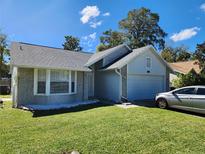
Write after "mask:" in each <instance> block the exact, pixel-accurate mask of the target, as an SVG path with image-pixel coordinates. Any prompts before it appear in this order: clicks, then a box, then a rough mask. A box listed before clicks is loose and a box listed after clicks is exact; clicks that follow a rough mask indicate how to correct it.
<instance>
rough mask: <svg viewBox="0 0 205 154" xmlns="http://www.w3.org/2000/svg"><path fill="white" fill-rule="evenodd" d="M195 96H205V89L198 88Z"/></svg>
mask: <svg viewBox="0 0 205 154" xmlns="http://www.w3.org/2000/svg"><path fill="white" fill-rule="evenodd" d="M197 95H205V88H198V90H197Z"/></svg>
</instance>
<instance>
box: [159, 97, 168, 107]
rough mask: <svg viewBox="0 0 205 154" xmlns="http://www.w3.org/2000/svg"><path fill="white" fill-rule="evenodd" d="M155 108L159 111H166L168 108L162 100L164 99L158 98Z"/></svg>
mask: <svg viewBox="0 0 205 154" xmlns="http://www.w3.org/2000/svg"><path fill="white" fill-rule="evenodd" d="M157 106H158V107H159V108H160V109H166V108H168V104H167V101H166V99H164V98H159V99H158V100H157Z"/></svg>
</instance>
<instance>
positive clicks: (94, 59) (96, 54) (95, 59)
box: [85, 44, 130, 67]
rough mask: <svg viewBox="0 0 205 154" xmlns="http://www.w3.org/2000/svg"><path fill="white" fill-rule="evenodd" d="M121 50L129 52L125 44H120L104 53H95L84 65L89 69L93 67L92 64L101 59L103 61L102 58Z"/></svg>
mask: <svg viewBox="0 0 205 154" xmlns="http://www.w3.org/2000/svg"><path fill="white" fill-rule="evenodd" d="M121 48H126V49H127V50H130V49H129V47H128V46H127V45H125V44H121V45H118V46H116V47H113V48H110V49H107V50H105V51H101V52H96V53H95V54H93V55H92V57H91V58H90V59H89V60H88V62H87V63H86V64H85V66H87V67H89V66H91V65H93V64H94V63H96V62H98V61H100V60H101V59H103V58H104V57H106V56H108V55H109V54H111V53H113V52H115V51H117V50H120V49H121Z"/></svg>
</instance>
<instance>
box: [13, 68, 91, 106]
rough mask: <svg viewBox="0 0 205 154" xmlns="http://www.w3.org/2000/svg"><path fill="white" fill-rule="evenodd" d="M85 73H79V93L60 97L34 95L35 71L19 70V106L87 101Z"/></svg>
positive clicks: (28, 69)
mask: <svg viewBox="0 0 205 154" xmlns="http://www.w3.org/2000/svg"><path fill="white" fill-rule="evenodd" d="M84 80H85V77H84V73H83V72H77V93H76V94H62V95H61V94H59V95H47V96H46V95H34V69H32V68H18V95H17V103H18V105H24V104H39V105H40V104H42V105H46V104H58V103H59V104H63V103H65V104H66V103H69V102H72V103H73V102H77V101H82V100H86V99H87V94H84V91H87V89H86V85H87V84H85V86H84Z"/></svg>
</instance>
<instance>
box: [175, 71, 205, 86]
mask: <svg viewBox="0 0 205 154" xmlns="http://www.w3.org/2000/svg"><path fill="white" fill-rule="evenodd" d="M192 85H205V73H204V72H203V71H202V72H201V73H199V74H197V73H196V71H195V70H194V69H192V70H191V71H190V72H189V73H188V74H179V75H178V78H177V79H175V80H173V86H174V87H176V88H180V87H184V86H192Z"/></svg>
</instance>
